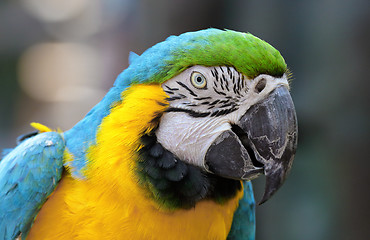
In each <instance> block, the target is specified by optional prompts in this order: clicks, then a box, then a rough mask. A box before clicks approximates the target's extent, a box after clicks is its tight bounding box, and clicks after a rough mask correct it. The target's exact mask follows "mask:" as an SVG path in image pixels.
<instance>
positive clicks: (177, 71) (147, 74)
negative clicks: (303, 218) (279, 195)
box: [0, 28, 297, 240]
mask: <svg viewBox="0 0 370 240" xmlns="http://www.w3.org/2000/svg"><path fill="white" fill-rule="evenodd" d="M129 60H130V64H129V66H128V68H127V69H125V70H124V71H123V72H122V73H121V74H120V75H119V76H118V77H117V79H116V81H115V83H114V86H113V87H112V88H111V89H110V90H109V92H108V93H107V94H106V96H105V97H104V98H103V99H102V101H101V102H99V103H98V104H97V105H96V106H95V107H94V108H93V109H92V110H91V111H90V112H89V113H88V114H87V115H86V116H85V117H84V118H83V119H82V120H81V121H80V122H78V123H77V124H76V125H75V126H74V127H73V128H71V129H70V130H68V131H65V132H61V131H60V130H56V131H55V130H51V129H50V128H48V127H46V126H44V125H41V124H38V123H33V124H32V126H33V127H34V128H36V129H37V131H36V132H33V133H30V134H27V135H25V136H22V137H21V138H20V139H19V144H18V146H17V147H15V148H14V149H13V150H11V151H9V152H8V153H7V154H6V155H5V156H4V157H3V159H2V160H1V161H0V199H1V200H0V201H1V202H0V239H6V240H8V239H15V238H20V239H26V238H27V239H84V240H85V239H237V240H238V239H254V238H255V200H254V196H253V190H252V185H251V183H250V180H252V179H254V178H256V177H258V176H260V175H262V174H264V175H265V176H266V187H265V192H264V195H263V197H262V200H261V202H265V201H266V200H268V199H269V198H270V197H271V196H272V195H273V194H274V193H275V192H276V191H277V189H278V188H279V187H280V186H281V185H282V184H283V182H284V181H285V178H286V176H287V174H288V172H289V170H290V169H291V166H292V162H293V158H294V154H295V151H296V147H297V118H296V113H295V110H294V105H293V101H292V98H291V96H290V94H289V81H288V78H289V71H288V69H287V65H286V63H285V61H284V59H283V57H282V56H281V54H280V53H279V51H277V50H276V49H275V48H273V47H272V46H271V45H269V44H268V43H266V42H265V41H263V40H261V39H259V38H257V37H255V36H253V35H252V34H250V33H241V32H236V31H231V30H218V29H213V28H210V29H206V30H201V31H196V32H189V33H184V34H181V35H179V36H171V37H169V38H167V39H166V40H165V41H163V42H161V43H158V44H156V45H154V46H153V47H151V48H149V49H148V50H146V51H145V52H144V53H143V54H142V55H140V56H139V55H137V54H135V53H131V54H130V57H129Z"/></svg>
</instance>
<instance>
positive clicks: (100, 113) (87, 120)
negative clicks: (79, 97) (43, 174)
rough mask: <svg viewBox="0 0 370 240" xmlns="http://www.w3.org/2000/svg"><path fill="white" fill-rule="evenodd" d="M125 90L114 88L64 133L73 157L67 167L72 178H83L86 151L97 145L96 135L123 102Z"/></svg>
mask: <svg viewBox="0 0 370 240" xmlns="http://www.w3.org/2000/svg"><path fill="white" fill-rule="evenodd" d="M125 88H126V87H116V86H115V87H112V88H111V89H110V91H109V92H108V93H107V94H106V95H105V97H104V98H103V99H102V100H101V101H100V102H99V103H98V104H97V105H96V106H95V107H94V108H92V109H91V110H90V111H89V112H88V113H87V115H86V116H85V117H84V118H83V119H82V120H81V121H79V122H78V123H77V124H76V125H75V126H74V127H73V128H71V129H70V130H68V131H66V132H64V138H65V140H66V146H67V150H66V151H67V152H66V153H67V155H69V156H71V157H70V160H71V161H68V162H66V163H65V165H66V166H67V167H68V169H70V171H71V174H72V176H74V177H78V178H83V173H82V172H81V170H82V169H83V168H84V167H85V166H86V163H87V159H86V151H87V149H89V147H90V146H92V145H93V144H95V143H96V134H97V131H98V129H99V126H100V125H101V123H102V121H103V119H104V118H105V117H106V116H108V115H109V113H110V111H111V109H112V107H113V106H114V105H116V104H119V103H120V102H121V101H122V100H121V99H122V98H121V94H122V92H123V91H124V89H125ZM67 160H68V159H67ZM72 160H73V161H72Z"/></svg>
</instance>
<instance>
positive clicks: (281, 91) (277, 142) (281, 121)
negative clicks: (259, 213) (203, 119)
mask: <svg viewBox="0 0 370 240" xmlns="http://www.w3.org/2000/svg"><path fill="white" fill-rule="evenodd" d="M297 133H298V127H297V116H296V112H295V109H294V105H293V101H292V98H291V96H290V94H289V91H288V89H287V88H286V87H284V86H280V87H278V88H276V89H275V90H274V91H273V92H272V93H271V94H270V95H269V96H268V97H267V98H265V99H264V100H262V101H261V102H259V103H257V104H255V105H253V106H252V107H251V108H249V109H248V111H247V112H246V113H245V114H244V115H243V116H242V117H241V119H240V121H239V123H237V124H236V125H233V126H232V128H231V130H227V131H224V132H222V133H221V134H220V135H219V136H218V137H217V138H216V140H215V141H214V142H213V143H212V144H211V146H210V147H209V149H208V151H207V153H206V156H205V166H206V168H207V170H208V171H210V172H212V173H214V174H216V175H219V176H222V177H225V178H231V179H238V180H252V179H254V178H256V177H258V176H259V175H261V174H265V175H266V187H265V192H264V195H263V197H262V200H261V201H260V204H262V203H264V202H266V201H267V200H268V199H269V198H270V197H271V196H272V195H273V194H274V193H275V192H276V191H277V190H278V189H279V188H280V187H281V185H282V184H283V183H284V181H285V178H286V176H287V174H288V173H289V171H290V168H291V166H292V163H293V159H294V154H295V152H296V149H297Z"/></svg>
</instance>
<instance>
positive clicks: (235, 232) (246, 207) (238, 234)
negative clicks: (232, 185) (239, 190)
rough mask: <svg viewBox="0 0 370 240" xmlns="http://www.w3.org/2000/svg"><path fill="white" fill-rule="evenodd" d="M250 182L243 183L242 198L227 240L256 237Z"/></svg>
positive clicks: (253, 202) (250, 239)
mask: <svg viewBox="0 0 370 240" xmlns="http://www.w3.org/2000/svg"><path fill="white" fill-rule="evenodd" d="M255 206H256V203H255V201H254V196H253V189H252V183H251V182H249V181H248V182H244V196H243V198H242V199H241V200H240V201H239V207H238V209H237V210H236V212H235V213H234V218H233V223H232V225H231V230H230V233H229V235H228V237H227V239H228V240H254V239H255V235H256V216H255Z"/></svg>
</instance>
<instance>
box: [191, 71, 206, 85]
mask: <svg viewBox="0 0 370 240" xmlns="http://www.w3.org/2000/svg"><path fill="white" fill-rule="evenodd" d="M191 83H192V84H193V86H194V87H196V88H205V87H206V85H207V80H206V77H205V76H204V75H203V74H201V73H200V72H192V73H191Z"/></svg>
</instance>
